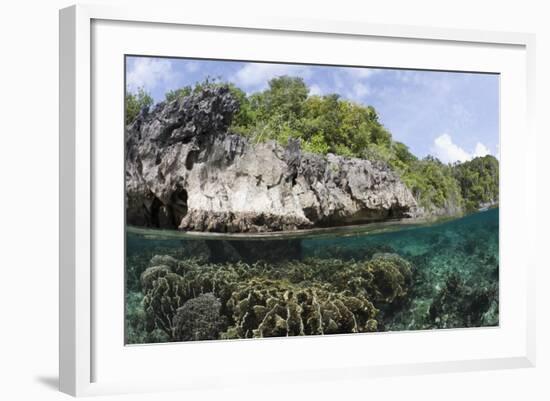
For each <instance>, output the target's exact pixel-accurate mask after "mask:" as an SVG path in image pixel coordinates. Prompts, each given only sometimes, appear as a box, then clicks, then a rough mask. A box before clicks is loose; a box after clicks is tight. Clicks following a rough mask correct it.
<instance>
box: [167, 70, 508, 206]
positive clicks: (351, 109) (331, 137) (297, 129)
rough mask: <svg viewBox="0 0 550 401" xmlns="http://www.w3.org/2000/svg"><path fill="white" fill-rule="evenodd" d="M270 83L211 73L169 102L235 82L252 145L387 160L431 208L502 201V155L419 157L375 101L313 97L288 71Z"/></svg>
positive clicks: (235, 125) (239, 129) (240, 129)
mask: <svg viewBox="0 0 550 401" xmlns="http://www.w3.org/2000/svg"><path fill="white" fill-rule="evenodd" d="M268 84H269V85H268V88H267V89H265V90H264V91H262V92H257V93H253V94H250V95H247V94H246V93H245V92H243V91H242V90H241V89H239V88H237V87H236V86H235V85H234V84H231V83H224V82H220V81H218V80H216V79H211V78H207V79H206V80H205V81H203V82H200V83H197V84H196V85H195V86H194V87H193V88H191V87H185V88H182V89H178V90H176V91H170V92H169V93H167V94H166V99H167V100H173V99H177V98H180V97H184V96H186V95H188V94H190V93H192V92H194V91H199V90H202V89H203V88H205V87H208V86H217V85H223V86H227V87H229V89H230V91H231V93H232V94H233V96H234V97H235V98H236V99H237V100H238V101H239V105H240V108H239V111H238V112H237V113H236V114H235V116H234V118H233V121H232V125H231V127H230V131H231V132H233V133H236V134H239V135H243V136H246V137H248V138H250V140H251V141H252V142H263V141H266V140H275V141H277V142H278V143H280V144H281V145H283V146H284V145H286V144H287V143H288V141H289V139H298V140H299V141H300V143H301V147H302V149H303V150H304V151H306V152H311V153H318V154H322V155H326V154H328V153H334V154H337V155H341V156H347V157H359V158H365V159H369V160H372V161H380V162H383V163H386V164H387V165H389V166H390V167H391V168H392V169H393V170H394V171H395V172H396V173H397V174H399V175H400V177H401V178H402V180H403V182H404V183H405V184H406V185H407V186H408V187H409V189H410V190H411V191H412V193H413V195H414V196H415V198H416V199H417V201H418V202H419V205H420V206H422V207H423V208H424V209H425V210H427V211H428V212H430V213H435V214H452V215H454V214H460V213H462V212H464V211H467V212H470V211H474V210H476V209H478V208H479V207H480V206H482V205H484V204H493V203H497V202H498V160H496V159H495V158H494V157H492V156H485V157H483V158H476V159H474V160H472V161H469V162H465V163H462V164H455V165H448V164H444V163H441V162H440V161H439V160H437V159H435V158H433V157H431V156H428V157H426V158H424V159H418V158H417V157H416V156H415V155H413V154H412V153H411V152H410V150H409V148H408V147H407V146H406V145H405V144H403V143H401V142H397V141H395V140H393V139H392V135H391V133H390V132H389V131H388V130H387V129H386V128H385V127H384V126H383V125H382V124H381V123H380V121H379V117H378V114H377V112H376V110H375V109H374V108H373V107H372V106H365V105H361V104H357V103H354V102H351V101H349V100H345V99H342V98H340V96H339V95H337V94H329V95H324V96H316V95H309V88H308V87H307V85H306V83H305V82H304V81H303V79H302V78H299V77H289V76H280V77H277V78H273V79H272V80H270V81H269V83H268Z"/></svg>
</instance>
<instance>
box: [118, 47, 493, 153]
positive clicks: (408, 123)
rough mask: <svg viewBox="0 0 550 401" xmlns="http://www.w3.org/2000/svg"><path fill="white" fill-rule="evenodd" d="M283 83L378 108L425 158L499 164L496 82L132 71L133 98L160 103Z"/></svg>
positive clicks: (137, 65)
mask: <svg viewBox="0 0 550 401" xmlns="http://www.w3.org/2000/svg"><path fill="white" fill-rule="evenodd" d="M281 75H291V76H300V77H302V78H303V79H304V80H305V82H306V83H307V84H308V86H309V88H310V94H319V95H323V94H329V93H337V94H339V95H340V96H341V97H343V98H345V99H349V100H352V101H354V102H357V103H361V104H365V105H372V106H374V107H375V108H376V110H377V111H378V114H379V117H380V121H381V122H382V124H384V126H385V127H386V128H387V129H388V130H389V131H390V132H391V133H392V135H393V137H394V139H396V140H398V141H401V142H403V143H405V144H406V145H408V146H409V148H410V149H411V151H412V152H413V153H414V154H415V155H417V156H419V157H424V156H426V155H428V154H431V155H434V156H436V157H438V158H439V159H440V160H442V161H444V162H454V161H457V160H459V161H465V160H468V159H471V158H472V157H474V156H483V155H485V154H492V155H495V156H498V140H499V78H498V75H489V74H476V73H457V72H438V71H415V70H394V69H376V68H352V67H332V66H331V67H328V66H316V65H291V64H270V63H250V62H237V61H211V60H196V59H171V58H155V57H128V58H127V63H126V83H127V86H128V88H129V90H131V91H135V90H136V89H137V88H139V87H143V88H144V89H145V90H147V91H148V92H149V93H151V95H152V96H153V98H154V100H155V102H159V101H161V100H163V99H164V94H165V93H166V92H167V91H168V90H171V89H177V88H180V87H182V86H185V85H192V84H194V83H196V82H199V81H202V80H203V79H205V78H206V77H208V76H210V77H219V78H221V80H223V81H229V82H232V83H234V84H235V85H237V86H238V87H240V88H241V89H243V90H244V91H246V92H247V93H253V92H256V91H261V90H263V89H265V88H267V83H268V81H269V80H270V79H272V78H274V77H277V76H281Z"/></svg>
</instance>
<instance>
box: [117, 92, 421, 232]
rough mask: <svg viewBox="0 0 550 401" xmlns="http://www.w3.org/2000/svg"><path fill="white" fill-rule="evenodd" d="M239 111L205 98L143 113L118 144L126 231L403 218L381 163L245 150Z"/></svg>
mask: <svg viewBox="0 0 550 401" xmlns="http://www.w3.org/2000/svg"><path fill="white" fill-rule="evenodd" d="M238 107H239V104H238V101H237V100H236V99H235V97H234V96H232V94H231V92H230V91H229V89H228V88H227V87H223V86H220V87H214V88H207V89H204V90H202V91H199V92H197V93H194V94H191V95H189V96H186V97H182V98H178V99H175V100H173V101H171V102H166V103H165V102H163V103H160V104H158V105H157V106H156V107H155V108H154V109H153V110H151V111H149V110H147V109H144V110H143V111H142V112H141V113H140V114H139V116H138V117H137V118H136V119H135V121H134V122H133V123H132V124H130V125H129V127H128V130H127V142H126V195H127V222H128V224H130V225H137V226H149V227H159V228H178V229H180V230H190V231H211V232H265V231H288V230H295V229H302V228H313V227H330V226H339V225H349V224H358V223H367V222H372V221H381V220H386V219H398V218H407V217H411V216H413V215H414V214H415V213H416V211H417V202H416V200H415V198H414V197H413V195H412V193H411V191H410V190H409V189H408V188H407V186H406V185H405V184H404V183H403V182H402V181H401V180H400V179H399V177H398V176H397V175H396V174H395V173H394V172H393V171H391V169H390V168H389V167H388V166H387V165H386V164H384V163H382V162H376V161H373V162H371V161H369V160H364V159H358V158H350V157H343V156H336V155H334V154H328V155H327V156H326V157H324V156H322V155H318V154H313V153H307V152H303V151H302V150H301V149H300V143H299V141H298V140H292V139H291V140H289V142H288V144H287V145H286V146H281V145H279V144H278V143H276V142H275V141H267V142H263V143H251V142H250V141H249V140H248V139H247V138H245V137H243V136H240V135H235V134H232V133H231V132H230V131H229V125H230V123H231V119H232V116H233V114H234V113H235V112H236V110H237V109H238Z"/></svg>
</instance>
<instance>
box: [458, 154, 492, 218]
mask: <svg viewBox="0 0 550 401" xmlns="http://www.w3.org/2000/svg"><path fill="white" fill-rule="evenodd" d="M454 176H455V178H456V180H457V181H458V182H459V184H460V187H461V190H462V197H463V198H464V202H465V206H466V210H467V211H473V210H476V209H477V208H478V207H479V205H482V204H494V203H496V202H498V194H499V191H498V182H499V170H498V160H497V159H496V158H495V157H493V156H490V155H487V156H484V157H476V158H475V159H473V160H471V161H467V162H464V163H462V164H457V165H456V166H455V167H454Z"/></svg>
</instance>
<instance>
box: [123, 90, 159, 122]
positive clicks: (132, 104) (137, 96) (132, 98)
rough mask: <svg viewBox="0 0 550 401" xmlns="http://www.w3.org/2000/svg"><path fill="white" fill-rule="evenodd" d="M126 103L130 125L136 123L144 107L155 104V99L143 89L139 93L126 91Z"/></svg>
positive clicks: (127, 118) (127, 120)
mask: <svg viewBox="0 0 550 401" xmlns="http://www.w3.org/2000/svg"><path fill="white" fill-rule="evenodd" d="M125 103H126V125H128V124H130V123H131V122H132V121H134V119H135V118H136V117H137V115H138V114H139V112H140V111H141V110H142V109H143V108H144V107H149V106H151V105H152V104H153V98H152V97H151V95H150V94H149V93H147V92H146V91H145V90H144V89H143V88H139V89H138V90H137V93H132V92H130V91H129V90H126V96H125Z"/></svg>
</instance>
